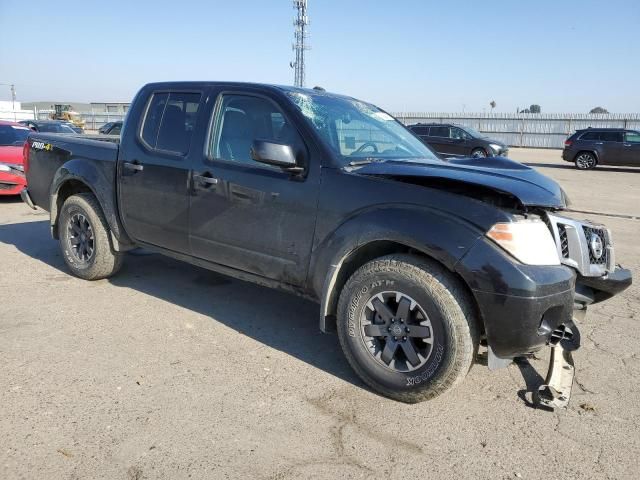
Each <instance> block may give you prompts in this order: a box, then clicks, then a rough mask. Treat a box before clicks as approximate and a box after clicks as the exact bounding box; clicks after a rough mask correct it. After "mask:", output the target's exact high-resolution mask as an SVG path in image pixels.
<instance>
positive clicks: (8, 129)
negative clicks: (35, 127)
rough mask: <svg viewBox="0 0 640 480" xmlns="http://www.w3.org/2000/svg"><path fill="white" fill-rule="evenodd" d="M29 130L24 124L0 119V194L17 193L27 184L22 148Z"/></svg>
mask: <svg viewBox="0 0 640 480" xmlns="http://www.w3.org/2000/svg"><path fill="white" fill-rule="evenodd" d="M29 132H30V130H29V129H28V128H27V127H25V126H24V125H20V124H19V123H15V122H5V121H3V120H0V195H19V194H20V191H21V190H22V189H23V188H24V187H25V185H26V184H27V180H26V178H25V176H24V166H23V163H22V149H23V147H24V143H25V142H26V141H27V137H28V136H29Z"/></svg>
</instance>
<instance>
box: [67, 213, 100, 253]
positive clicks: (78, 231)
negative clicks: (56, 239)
mask: <svg viewBox="0 0 640 480" xmlns="http://www.w3.org/2000/svg"><path fill="white" fill-rule="evenodd" d="M67 231H68V239H69V249H70V250H71V252H72V253H73V256H74V257H75V258H76V259H77V260H79V261H81V262H88V261H89V260H90V259H91V257H93V253H94V251H95V237H94V234H93V228H91V224H90V223H89V220H87V217H85V216H84V215H83V214H81V213H75V214H73V215H72V216H71V218H69V224H68V225H67Z"/></svg>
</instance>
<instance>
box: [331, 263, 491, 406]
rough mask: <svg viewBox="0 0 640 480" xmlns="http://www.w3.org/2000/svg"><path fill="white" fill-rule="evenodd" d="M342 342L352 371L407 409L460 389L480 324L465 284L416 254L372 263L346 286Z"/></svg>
mask: <svg viewBox="0 0 640 480" xmlns="http://www.w3.org/2000/svg"><path fill="white" fill-rule="evenodd" d="M338 336H339V339H340V344H341V346H342V350H343V351H344V354H345V356H346V357H347V360H348V361H349V363H350V364H351V366H352V368H353V369H354V370H355V372H356V373H357V374H358V375H359V376H360V378H362V380H363V381H364V382H365V383H367V384H368V385H369V386H371V387H372V388H373V389H374V390H376V391H377V392H379V393H381V394H383V395H385V396H387V397H390V398H393V399H396V400H400V401H403V402H408V403H415V402H420V401H423V400H427V399H430V398H433V397H436V396H438V395H440V394H442V393H443V392H445V391H447V390H449V389H450V388H452V387H453V386H454V385H456V384H457V383H459V382H460V381H461V380H462V379H463V378H464V377H465V376H466V374H467V372H468V371H469V369H470V368H471V366H472V364H473V360H474V358H475V355H476V353H477V350H478V338H479V331H478V324H477V319H476V315H475V310H474V308H473V303H472V301H471V299H470V298H469V295H468V293H467V291H466V289H465V288H464V286H463V285H461V284H460V282H459V281H458V280H457V279H456V278H455V277H454V276H453V275H451V274H450V273H449V272H447V271H446V270H445V269H444V268H443V267H441V266H440V265H439V264H437V263H435V262H433V261H430V260H428V259H421V258H418V257H414V256H411V255H389V256H386V257H382V258H379V259H377V260H373V261H371V262H369V263H367V264H365V265H363V266H362V267H361V268H360V269H358V270H357V271H356V272H355V273H354V274H353V276H352V277H351V278H350V279H349V280H348V282H347V283H346V285H345V286H344V289H343V290H342V293H341V294H340V300H339V303H338Z"/></svg>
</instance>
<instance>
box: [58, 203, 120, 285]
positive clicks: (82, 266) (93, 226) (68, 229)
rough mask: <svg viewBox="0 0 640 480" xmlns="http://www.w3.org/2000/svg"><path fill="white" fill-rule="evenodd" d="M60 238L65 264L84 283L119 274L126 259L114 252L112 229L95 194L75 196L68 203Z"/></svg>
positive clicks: (63, 212) (60, 229)
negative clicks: (111, 236) (84, 281)
mask: <svg viewBox="0 0 640 480" xmlns="http://www.w3.org/2000/svg"><path fill="white" fill-rule="evenodd" d="M58 238H59V239H60V250H61V251H62V257H63V258H64V261H65V263H66V264H67V266H68V267H69V269H70V270H71V272H72V273H73V274H74V275H75V276H76V277H80V278H82V279H84V280H100V279H102V278H108V277H110V276H112V275H113V274H115V273H116V272H117V271H118V270H120V267H121V266H122V262H123V259H124V255H123V254H122V253H118V252H114V251H113V248H112V246H111V241H110V239H109V226H108V224H107V221H106V220H105V218H104V214H103V213H102V209H101V208H100V205H99V203H98V201H97V200H96V198H95V197H94V196H93V195H92V194H91V193H79V194H76V195H72V196H70V197H69V198H67V200H66V201H65V202H64V204H63V205H62V209H61V212H60V218H59V220H58Z"/></svg>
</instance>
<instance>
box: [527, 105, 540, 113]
mask: <svg viewBox="0 0 640 480" xmlns="http://www.w3.org/2000/svg"><path fill="white" fill-rule="evenodd" d="M529 111H530V112H531V113H540V112H542V108H540V105H536V104H533V105H531V106H530V107H529Z"/></svg>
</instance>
